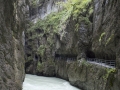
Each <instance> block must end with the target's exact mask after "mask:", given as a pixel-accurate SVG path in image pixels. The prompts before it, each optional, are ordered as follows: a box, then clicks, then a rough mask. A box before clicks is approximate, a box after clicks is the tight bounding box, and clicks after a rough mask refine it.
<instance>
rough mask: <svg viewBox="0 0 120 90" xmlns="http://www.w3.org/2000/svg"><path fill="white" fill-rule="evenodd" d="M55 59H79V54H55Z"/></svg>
mask: <svg viewBox="0 0 120 90" xmlns="http://www.w3.org/2000/svg"><path fill="white" fill-rule="evenodd" d="M55 59H60V60H77V55H76V54H55Z"/></svg>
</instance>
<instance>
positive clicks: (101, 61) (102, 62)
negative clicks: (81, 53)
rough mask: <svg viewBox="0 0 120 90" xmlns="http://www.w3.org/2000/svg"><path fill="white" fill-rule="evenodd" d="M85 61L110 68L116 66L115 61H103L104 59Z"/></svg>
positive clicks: (88, 59)
mask: <svg viewBox="0 0 120 90" xmlns="http://www.w3.org/2000/svg"><path fill="white" fill-rule="evenodd" d="M86 60H87V61H90V62H96V63H99V64H104V65H108V66H112V67H115V66H116V61H115V60H104V59H98V58H86Z"/></svg>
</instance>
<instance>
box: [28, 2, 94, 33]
mask: <svg viewBox="0 0 120 90" xmlns="http://www.w3.org/2000/svg"><path fill="white" fill-rule="evenodd" d="M90 2H91V0H68V1H67V2H66V3H64V2H59V3H58V4H60V5H61V6H62V7H63V10H61V11H59V12H54V13H51V14H49V15H48V16H47V17H46V18H45V19H44V20H39V21H38V22H37V23H36V24H34V25H33V26H32V27H30V29H29V30H28V32H29V31H33V30H35V29H38V28H40V29H42V30H44V33H50V32H54V33H59V32H61V31H62V29H63V28H64V27H65V26H64V24H65V23H66V22H67V20H68V19H69V18H70V17H72V18H73V20H79V21H81V20H85V21H89V20H88V18H85V17H86V16H85V17H84V18H78V17H79V15H81V14H83V13H86V12H87V13H88V14H90V13H92V7H90V8H87V6H89V3H90ZM89 9H90V10H89ZM88 11H90V12H88ZM76 27H79V25H78V24H77V25H76Z"/></svg>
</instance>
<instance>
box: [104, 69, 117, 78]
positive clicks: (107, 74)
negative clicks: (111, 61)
mask: <svg viewBox="0 0 120 90" xmlns="http://www.w3.org/2000/svg"><path fill="white" fill-rule="evenodd" d="M115 72H116V68H106V74H105V76H104V77H103V78H104V79H105V80H106V79H108V77H109V75H110V74H114V73H115Z"/></svg>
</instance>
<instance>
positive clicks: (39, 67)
mask: <svg viewBox="0 0 120 90" xmlns="http://www.w3.org/2000/svg"><path fill="white" fill-rule="evenodd" d="M42 69H43V64H42V63H40V62H38V63H37V70H38V71H39V72H41V71H42Z"/></svg>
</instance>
